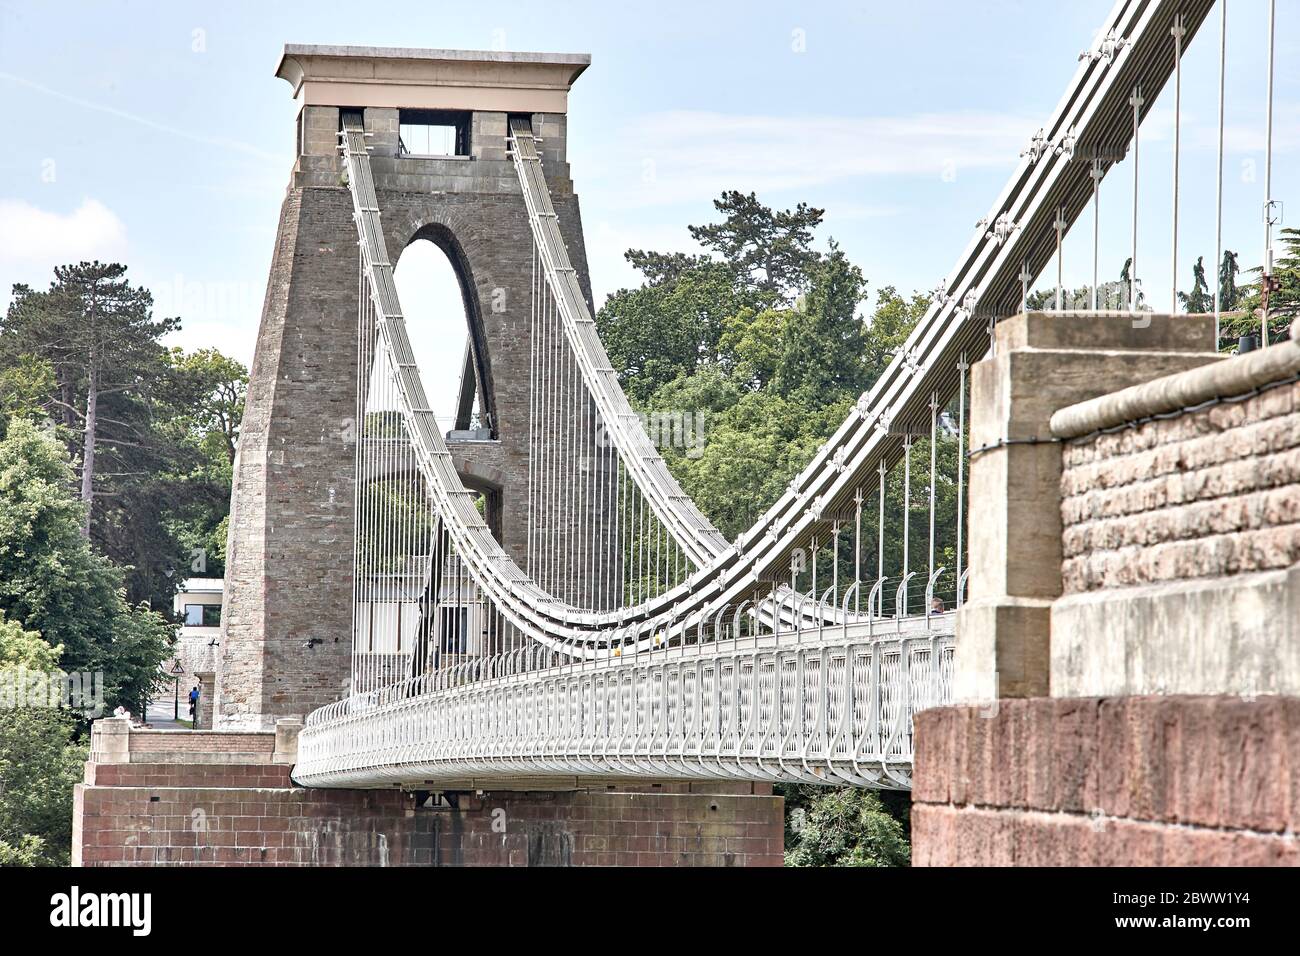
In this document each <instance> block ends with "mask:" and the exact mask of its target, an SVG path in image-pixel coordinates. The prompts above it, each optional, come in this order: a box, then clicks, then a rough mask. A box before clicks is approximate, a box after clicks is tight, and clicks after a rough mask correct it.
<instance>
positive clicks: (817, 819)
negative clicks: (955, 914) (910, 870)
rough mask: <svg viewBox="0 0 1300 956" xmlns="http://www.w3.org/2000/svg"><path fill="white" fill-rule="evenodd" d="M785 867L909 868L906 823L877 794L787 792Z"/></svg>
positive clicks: (807, 787) (804, 787)
mask: <svg viewBox="0 0 1300 956" xmlns="http://www.w3.org/2000/svg"><path fill="white" fill-rule="evenodd" d="M784 791H785V792H784V795H785V799H786V806H787V810H786V841H785V845H786V852H785V862H786V865H787V866H907V865H908V864H909V863H910V862H911V847H910V846H909V845H908V842H907V835H906V833H905V831H904V829H903V824H902V823H901V822H900V821H899V820H898V819H897V818H895V817H894V816H893V815H891V814H890V813H889V812H888V811H887V810H886V809H885V806H884V804H883V802H882V801H881V797H880V795H879V794H877V793H876V792H875V791H874V790H859V789H856V788H853V787H843V788H838V789H828V788H825V787H817V786H815V785H812V784H799V785H793V786H788V787H785V788H784Z"/></svg>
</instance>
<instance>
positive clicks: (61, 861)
mask: <svg viewBox="0 0 1300 956" xmlns="http://www.w3.org/2000/svg"><path fill="white" fill-rule="evenodd" d="M60 651H61V648H59V647H52V646H51V645H49V644H48V643H46V642H45V641H44V640H42V639H41V635H40V634H37V633H35V632H33V631H27V630H24V629H23V628H22V627H21V626H19V624H18V623H17V622H16V621H12V620H6V619H5V616H4V614H3V613H0V680H3V681H6V682H7V681H8V679H10V678H12V677H14V675H15V672H18V671H20V670H21V671H26V672H29V673H31V672H35V673H37V674H40V673H44V674H46V675H48V676H49V677H55V676H61V675H60V673H59V671H58V663H59V655H60ZM10 704H12V702H6V706H2V707H0V781H2V782H3V786H0V866H66V865H67V863H68V858H69V854H70V848H71V845H72V788H73V785H74V784H75V783H77V782H78V781H79V780H80V779H81V768H82V765H83V764H84V763H85V760H86V747H85V745H84V744H82V743H78V742H77V737H78V730H79V727H78V721H77V719H76V718H75V717H74V716H72V715H71V714H69V713H68V712H67V711H63V710H58V709H53V708H48V707H31V706H10Z"/></svg>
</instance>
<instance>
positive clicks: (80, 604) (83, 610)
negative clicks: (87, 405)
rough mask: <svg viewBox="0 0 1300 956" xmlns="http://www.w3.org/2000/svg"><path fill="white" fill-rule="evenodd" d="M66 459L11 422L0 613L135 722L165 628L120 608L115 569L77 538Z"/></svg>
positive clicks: (0, 518) (4, 478)
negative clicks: (59, 655) (99, 682)
mask: <svg viewBox="0 0 1300 956" xmlns="http://www.w3.org/2000/svg"><path fill="white" fill-rule="evenodd" d="M71 487H72V469H71V467H70V465H69V464H68V460H67V452H66V450H65V449H64V448H63V447H62V445H60V443H59V442H58V441H56V440H55V439H54V438H53V437H52V436H51V435H50V434H49V433H48V432H46V431H42V430H41V429H39V428H37V427H36V426H35V425H33V424H32V423H31V422H28V421H25V420H23V419H19V418H15V419H12V420H11V421H10V423H9V427H8V429H7V434H6V435H5V438H4V440H3V441H0V610H3V611H4V612H6V614H7V615H8V616H9V618H10V620H12V621H17V622H21V623H22V625H23V626H24V627H26V628H30V629H32V630H35V631H38V632H40V634H41V635H42V636H43V637H44V639H45V640H46V641H47V642H48V643H49V644H51V645H59V646H61V647H62V648H63V664H64V666H65V667H67V668H68V669H69V670H75V671H91V672H102V673H103V675H104V693H105V699H106V702H107V706H108V707H109V708H110V709H111V708H113V707H116V706H118V705H119V704H120V705H122V706H125V707H127V708H128V709H129V710H131V711H133V712H136V713H142V712H143V710H144V705H145V702H146V701H147V699H148V696H149V693H150V690H151V688H152V686H153V682H154V680H155V678H156V676H157V672H158V665H159V664H160V662H161V661H162V660H163V659H164V658H165V657H166V656H167V655H168V653H169V652H170V645H171V642H172V639H173V634H174V628H173V626H172V625H170V624H169V623H168V622H167V621H166V620H165V619H164V618H163V617H162V615H160V614H158V613H156V612H153V611H150V610H149V608H148V607H147V606H146V605H143V604H142V605H138V606H132V605H129V604H128V603H127V600H126V594H125V589H124V587H123V575H122V572H121V570H120V569H119V568H117V567H115V566H114V565H113V564H112V563H111V562H110V561H108V560H107V559H106V558H104V557H102V556H101V555H99V554H97V553H95V552H94V551H93V550H92V548H91V546H90V542H88V541H87V540H86V538H85V536H84V535H83V534H82V530H81V528H82V521H83V518H84V514H85V505H84V504H83V503H82V502H80V501H78V500H77V499H76V498H75V497H73V495H72V493H71V490H70V489H71Z"/></svg>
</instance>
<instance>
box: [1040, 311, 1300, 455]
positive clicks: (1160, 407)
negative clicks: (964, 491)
mask: <svg viewBox="0 0 1300 956" xmlns="http://www.w3.org/2000/svg"><path fill="white" fill-rule="evenodd" d="M1297 334H1300V319H1298V320H1297V321H1296V322H1295V323H1294V324H1293V325H1292V326H1291V338H1290V339H1289V340H1287V341H1285V342H1279V343H1277V344H1276V345H1272V346H1270V347H1268V348H1264V349H1258V350H1256V351H1254V352H1248V353H1246V354H1245V355H1238V356H1233V357H1231V358H1228V359H1225V360H1224V361H1221V362H1213V363H1211V364H1209V365H1203V366H1201V367H1199V368H1193V369H1188V370H1187V371H1185V372H1175V373H1173V374H1172V375H1164V376H1161V377H1160V378H1157V379H1152V380H1151V381H1150V382H1143V383H1142V384H1140V385H1131V386H1129V387H1128V388H1122V389H1120V390H1119V391H1117V392H1111V393H1109V394H1107V395H1099V396H1098V397H1096V398H1092V399H1089V400H1088V401H1086V402H1079V403H1078V404H1075V405H1068V406H1066V407H1065V408H1062V409H1060V410H1059V411H1057V412H1056V413H1055V414H1053V415H1052V418H1051V422H1050V427H1051V430H1052V434H1053V435H1055V436H1056V437H1057V438H1065V439H1069V438H1078V437H1080V436H1082V435H1087V434H1090V433H1092V432H1095V431H1098V430H1099V429H1103V428H1112V427H1115V426H1119V425H1125V424H1128V423H1130V422H1136V421H1140V420H1141V419H1144V418H1149V417H1151V416H1153V415H1163V414H1167V413H1169V412H1176V411H1178V410H1180V409H1184V408H1192V407H1194V406H1197V405H1200V404H1203V403H1204V402H1208V401H1212V400H1213V399H1216V398H1232V397H1236V396H1239V395H1245V394H1247V393H1249V392H1252V391H1254V390H1255V389H1257V388H1260V387H1262V386H1265V385H1269V384H1271V383H1273V382H1280V381H1283V380H1285V379H1287V378H1289V377H1291V376H1292V375H1295V374H1297V373H1300V342H1297Z"/></svg>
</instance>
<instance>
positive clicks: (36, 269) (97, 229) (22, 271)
mask: <svg viewBox="0 0 1300 956" xmlns="http://www.w3.org/2000/svg"><path fill="white" fill-rule="evenodd" d="M0 223H3V224H4V225H3V228H0V283H3V285H0V290H3V294H4V298H5V300H6V301H7V300H8V298H9V290H10V288H11V287H12V285H13V284H14V283H15V282H25V283H27V284H28V285H31V286H33V287H34V288H44V287H45V286H46V285H47V284H48V283H49V282H50V280H51V279H52V278H53V271H54V267H55V266H56V265H63V264H65V263H69V262H80V261H82V260H83V259H101V260H114V259H117V260H120V259H122V258H124V257H125V252H126V248H127V242H126V226H125V225H124V224H123V223H122V220H121V219H119V218H118V217H117V215H116V214H115V213H114V212H113V211H112V210H111V209H109V208H108V207H107V206H105V205H104V204H103V203H101V202H99V201H98V200H96V199H83V200H82V202H81V205H80V206H78V207H77V208H76V209H74V210H73V211H72V212H70V213H58V212H51V211H49V210H48V209H41V208H40V207H39V206H33V205H32V204H31V203H28V202H24V201H23V200H21V199H0Z"/></svg>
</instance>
